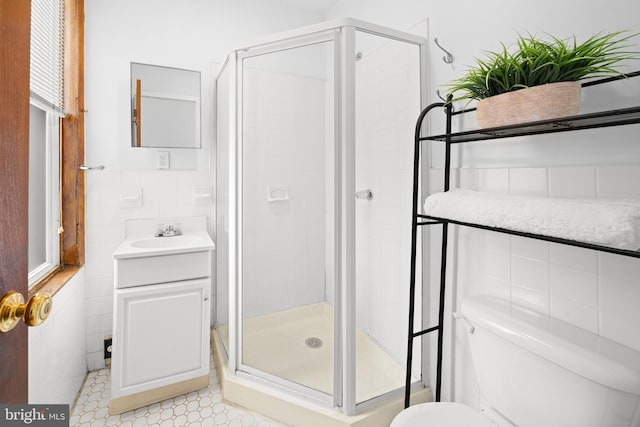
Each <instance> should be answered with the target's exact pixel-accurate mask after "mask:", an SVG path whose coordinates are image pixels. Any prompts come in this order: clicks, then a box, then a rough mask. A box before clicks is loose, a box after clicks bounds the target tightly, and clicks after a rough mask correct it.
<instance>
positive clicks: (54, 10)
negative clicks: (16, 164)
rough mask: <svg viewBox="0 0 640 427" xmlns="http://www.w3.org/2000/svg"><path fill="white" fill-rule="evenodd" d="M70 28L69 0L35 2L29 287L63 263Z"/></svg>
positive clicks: (32, 21)
mask: <svg viewBox="0 0 640 427" xmlns="http://www.w3.org/2000/svg"><path fill="white" fill-rule="evenodd" d="M20 1H23V0H20ZM64 31H65V27H64V0H31V47H30V50H31V52H30V61H31V70H30V89H31V109H30V112H29V218H28V234H29V243H28V268H29V286H33V285H35V284H38V283H39V282H40V281H41V280H43V279H46V278H47V277H48V276H49V275H50V274H52V273H53V272H55V271H57V270H58V269H59V266H60V238H59V236H58V235H59V233H60V232H61V230H62V229H61V227H60V223H61V214H60V206H61V195H60V188H61V184H60V122H61V118H62V117H64Z"/></svg>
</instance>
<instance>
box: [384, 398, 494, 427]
mask: <svg viewBox="0 0 640 427" xmlns="http://www.w3.org/2000/svg"><path fill="white" fill-rule="evenodd" d="M424 426H433V427H496V426H495V424H493V423H492V422H491V421H489V420H488V419H487V418H486V417H485V416H484V415H482V414H481V413H480V412H477V411H475V410H473V409H471V408H470V407H468V406H467V405H463V404H461V403H433V402H432V403H421V404H419V405H415V406H412V407H410V408H408V409H405V410H404V411H402V412H401V413H400V414H398V416H397V417H395V418H394V420H393V421H392V422H391V425H390V426H389V427H424Z"/></svg>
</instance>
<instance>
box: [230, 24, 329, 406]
mask: <svg viewBox="0 0 640 427" xmlns="http://www.w3.org/2000/svg"><path fill="white" fill-rule="evenodd" d="M332 37H333V33H328V34H327V35H325V36H322V37H320V39H321V40H317V41H315V42H312V43H311V42H307V43H306V44H302V45H301V44H299V45H294V46H286V47H282V46H281V47H280V48H271V50H262V51H260V50H259V49H258V50H257V51H253V52H252V51H249V52H246V53H244V54H242V55H241V70H240V74H239V75H240V76H241V85H240V86H241V88H242V90H241V95H240V100H241V104H240V111H241V118H242V122H241V123H242V125H241V145H240V150H239V154H238V155H239V156H240V157H241V168H240V169H241V170H240V171H239V176H240V177H241V179H240V186H241V192H240V193H241V198H240V202H241V208H240V221H241V233H240V242H241V248H240V250H241V256H240V259H241V267H240V287H241V292H240V295H241V298H240V318H241V334H240V336H241V340H240V342H239V346H240V362H241V364H240V369H241V370H244V371H246V372H249V373H252V374H255V375H258V376H260V377H262V378H265V379H267V380H270V381H273V382H276V383H282V382H286V384H287V386H289V387H291V386H293V387H294V388H295V387H298V388H299V389H301V390H302V391H304V392H307V393H308V392H309V390H313V391H315V392H318V393H317V395H318V396H324V397H322V399H324V400H327V401H331V396H333V394H334V336H335V334H334V310H333V303H334V298H333V277H334V265H333V263H334V256H335V253H334V231H333V215H334V214H333V212H334V190H333V188H334V179H333V176H334V166H333V164H334V159H333V141H334V138H333V134H334V133H333V114H334V111H333V103H334V99H333V98H334V95H333V93H334V92H333V78H334V66H333V40H332ZM317 38H318V37H316V39H317Z"/></svg>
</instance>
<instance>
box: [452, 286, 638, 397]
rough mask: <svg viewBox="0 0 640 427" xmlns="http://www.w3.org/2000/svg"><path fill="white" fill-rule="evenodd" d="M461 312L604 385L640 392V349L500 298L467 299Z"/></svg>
mask: <svg viewBox="0 0 640 427" xmlns="http://www.w3.org/2000/svg"><path fill="white" fill-rule="evenodd" d="M460 313H461V314H462V316H463V317H464V318H466V319H467V320H468V321H469V322H470V323H471V324H472V325H473V326H475V327H477V328H483V329H486V330H488V331H490V332H492V333H494V334H495V335H498V336H500V337H502V338H504V339H506V340H508V341H510V342H512V343H513V344H515V345H518V346H520V347H522V348H524V349H525V350H527V351H530V352H532V353H534V354H537V355H539V356H540V357H543V358H545V359H547V360H549V361H551V362H553V363H556V364H557V365H560V366H562V367H563V368H565V369H567V370H569V371H572V372H574V373H576V374H578V375H581V376H583V377H585V378H588V379H590V380H592V381H594V382H596V383H599V384H602V385H604V386H607V387H610V388H613V389H616V390H620V391H624V392H627V393H631V394H634V395H640V352H638V351H636V350H633V349H631V348H629V347H626V346H623V345H621V344H618V343H616V342H613V341H611V340H609V339H606V338H603V337H600V336H598V335H596V334H594V333H592V332H589V331H587V330H585V329H581V328H578V327H577V326H574V325H571V324H569V323H567V322H564V321H562V320H559V319H554V318H552V317H549V316H546V315H544V314H540V313H537V312H535V311H533V310H530V309H528V308H525V307H522V306H519V305H517V304H513V303H510V302H508V301H505V300H502V299H500V298H497V297H493V296H488V295H475V296H472V297H469V298H466V299H465V300H464V301H463V302H462V306H461V307H460Z"/></svg>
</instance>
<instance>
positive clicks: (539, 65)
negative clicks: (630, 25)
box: [447, 31, 640, 101]
mask: <svg viewBox="0 0 640 427" xmlns="http://www.w3.org/2000/svg"><path fill="white" fill-rule="evenodd" d="M637 35H638V33H634V34H628V33H627V32H626V31H617V32H613V33H606V34H603V33H597V34H595V35H593V36H591V37H589V38H588V39H587V40H585V41H584V42H582V43H578V42H577V40H576V38H575V36H574V37H572V38H570V39H566V40H563V39H560V38H557V37H554V36H549V38H550V40H549V41H545V40H538V39H536V37H535V36H532V35H530V34H529V35H527V36H522V35H518V39H517V41H516V45H515V46H516V49H515V50H514V51H513V52H510V51H509V50H508V49H507V47H506V46H505V45H504V44H503V45H502V49H501V50H500V51H497V52H486V54H485V59H477V58H476V64H475V66H473V67H470V68H469V70H468V71H467V74H466V75H464V76H462V77H460V78H458V79H456V80H453V81H451V82H450V83H449V84H448V85H447V87H448V88H449V93H451V94H454V93H455V92H461V93H462V95H461V96H457V97H454V99H453V101H457V100H461V99H467V98H468V99H478V100H479V99H483V98H488V97H490V96H494V95H499V94H501V93H505V92H511V91H514V90H519V89H524V88H527V87H531V86H538V85H543V84H546V83H555V82H563V81H578V80H582V79H585V78H592V77H603V76H606V75H611V74H614V75H616V74H620V73H619V72H618V71H616V70H615V68H614V66H615V65H616V64H618V63H619V62H622V61H625V60H638V59H640V55H639V52H634V51H629V50H628V48H629V40H630V39H631V38H633V37H636V36H637Z"/></svg>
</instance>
